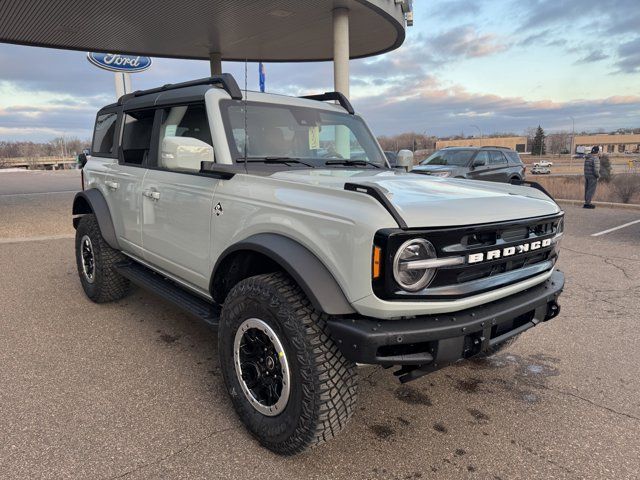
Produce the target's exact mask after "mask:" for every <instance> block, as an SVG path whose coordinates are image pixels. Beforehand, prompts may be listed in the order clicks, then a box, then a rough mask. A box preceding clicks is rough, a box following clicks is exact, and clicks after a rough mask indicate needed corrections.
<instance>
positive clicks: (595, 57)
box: [575, 50, 609, 65]
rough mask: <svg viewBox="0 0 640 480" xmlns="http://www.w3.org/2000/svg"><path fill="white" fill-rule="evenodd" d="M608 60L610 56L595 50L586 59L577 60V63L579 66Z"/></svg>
mask: <svg viewBox="0 0 640 480" xmlns="http://www.w3.org/2000/svg"><path fill="white" fill-rule="evenodd" d="M607 58H609V55H607V54H606V53H604V52H603V51H602V50H594V51H592V52H591V53H589V54H587V55H585V56H584V57H582V58H580V59H578V60H576V62H575V63H576V64H577V65H580V64H586V63H595V62H599V61H601V60H605V59H607Z"/></svg>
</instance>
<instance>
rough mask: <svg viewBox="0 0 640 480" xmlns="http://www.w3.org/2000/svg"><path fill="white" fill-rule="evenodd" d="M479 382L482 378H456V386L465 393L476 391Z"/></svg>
mask: <svg viewBox="0 0 640 480" xmlns="http://www.w3.org/2000/svg"><path fill="white" fill-rule="evenodd" d="M481 383H482V380H480V379H479V378H467V379H462V380H458V383H457V384H456V388H457V389H458V390H460V391H461V392H465V393H477V391H478V389H479V387H480V384H481Z"/></svg>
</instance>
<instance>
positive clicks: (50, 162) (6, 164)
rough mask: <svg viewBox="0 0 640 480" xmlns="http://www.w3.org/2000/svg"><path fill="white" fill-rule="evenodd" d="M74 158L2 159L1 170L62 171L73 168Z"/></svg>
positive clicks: (0, 160)
mask: <svg viewBox="0 0 640 480" xmlns="http://www.w3.org/2000/svg"><path fill="white" fill-rule="evenodd" d="M75 165H76V159H75V158H74V157H64V158H63V157H33V158H31V157H17V158H0V168H25V169H27V170H42V169H45V170H61V169H65V168H66V169H69V168H73V167H74V166H75Z"/></svg>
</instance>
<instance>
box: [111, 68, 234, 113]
mask: <svg viewBox="0 0 640 480" xmlns="http://www.w3.org/2000/svg"><path fill="white" fill-rule="evenodd" d="M216 86H217V87H218V88H223V89H224V90H226V91H227V93H229V95H230V96H231V98H233V99H237V100H240V99H242V91H241V90H240V87H238V84H237V82H236V80H235V79H234V78H233V76H232V75H231V74H229V73H223V74H222V75H215V76H212V77H205V78H200V79H198V80H191V81H188V82H181V83H168V84H166V85H163V86H162V87H157V88H151V89H148V90H136V91H135V92H133V93H127V94H126V95H123V96H122V97H120V98H119V99H118V102H117V103H112V104H110V105H107V106H105V107H103V108H101V109H100V111H103V110H112V109H114V108H118V107H123V108H124V109H126V110H134V109H138V108H147V107H153V106H157V105H164V104H169V103H174V102H175V101H176V100H179V101H181V102H185V101H186V102H195V101H200V100H203V99H204V95H205V94H206V93H207V91H208V90H209V89H211V88H215V87H216Z"/></svg>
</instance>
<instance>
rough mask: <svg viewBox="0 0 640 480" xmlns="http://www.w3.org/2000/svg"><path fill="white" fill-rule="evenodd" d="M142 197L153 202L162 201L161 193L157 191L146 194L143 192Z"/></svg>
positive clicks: (147, 191)
mask: <svg viewBox="0 0 640 480" xmlns="http://www.w3.org/2000/svg"><path fill="white" fill-rule="evenodd" d="M142 195H144V196H145V197H147V198H150V199H151V200H160V192H158V191H156V190H145V191H144V192H142Z"/></svg>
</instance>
